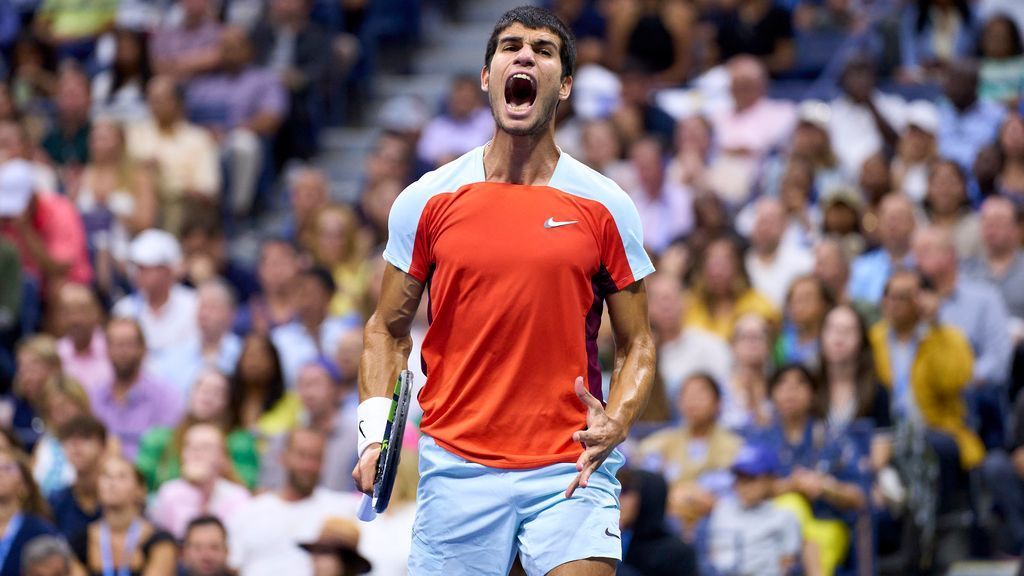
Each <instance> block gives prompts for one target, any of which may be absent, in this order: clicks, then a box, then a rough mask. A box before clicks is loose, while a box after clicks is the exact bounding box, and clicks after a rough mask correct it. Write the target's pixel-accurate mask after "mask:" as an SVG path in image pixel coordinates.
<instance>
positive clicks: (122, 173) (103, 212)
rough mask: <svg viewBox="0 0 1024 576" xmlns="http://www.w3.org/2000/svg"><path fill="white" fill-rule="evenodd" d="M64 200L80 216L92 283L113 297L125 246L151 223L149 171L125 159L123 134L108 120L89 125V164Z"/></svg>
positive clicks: (153, 192)
mask: <svg viewBox="0 0 1024 576" xmlns="http://www.w3.org/2000/svg"><path fill="white" fill-rule="evenodd" d="M68 196H69V197H70V198H72V199H73V200H74V201H75V205H76V206H78V211H79V213H80V214H81V215H82V221H83V223H84V225H85V233H86V237H87V239H88V242H89V247H90V248H91V249H92V251H93V253H94V261H95V262H96V270H97V284H99V285H100V286H101V287H102V289H103V291H104V292H105V293H107V294H109V293H111V292H113V290H114V288H115V286H116V281H117V276H118V275H119V274H118V273H119V271H120V270H121V269H122V267H123V265H124V261H125V259H126V257H127V253H128V243H129V241H130V240H131V238H132V237H134V236H135V235H136V234H138V233H139V232H142V231H143V230H146V229H147V228H151V227H153V226H154V225H155V224H156V220H157V198H156V189H155V188H154V183H153V179H152V174H151V172H150V171H149V170H148V169H147V168H146V167H145V166H141V165H139V164H138V163H136V162H134V161H132V160H131V159H129V158H128V157H127V155H126V154H125V147H124V133H123V132H122V131H121V127H120V125H118V124H117V123H116V122H114V121H113V120H109V119H103V120H97V121H95V122H94V123H93V126H92V131H91V132H90V133H89V163H88V164H87V165H86V166H85V167H84V168H83V169H82V173H81V176H80V177H79V178H77V179H76V180H75V186H74V188H71V187H69V190H68Z"/></svg>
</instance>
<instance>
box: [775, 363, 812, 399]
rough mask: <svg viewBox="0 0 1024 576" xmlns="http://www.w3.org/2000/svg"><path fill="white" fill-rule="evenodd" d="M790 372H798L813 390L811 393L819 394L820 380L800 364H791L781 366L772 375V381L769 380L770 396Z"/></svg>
mask: <svg viewBox="0 0 1024 576" xmlns="http://www.w3.org/2000/svg"><path fill="white" fill-rule="evenodd" d="M790 372H797V373H799V374H800V375H801V376H803V378H804V381H805V382H807V385H808V386H810V388H811V393H812V395H813V394H816V393H817V392H818V379H817V378H815V377H814V374H812V373H811V371H810V369H808V368H807V366H804V365H803V364H800V363H799V362H789V363H787V364H783V365H782V366H779V368H778V369H777V370H776V371H775V372H774V373H773V374H772V377H771V379H770V380H768V394H769V395H770V394H771V393H772V392H774V391H775V388H776V387H778V385H779V383H781V382H782V377H783V376H785V375H786V374H788V373H790Z"/></svg>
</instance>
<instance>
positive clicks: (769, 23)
mask: <svg viewBox="0 0 1024 576" xmlns="http://www.w3.org/2000/svg"><path fill="white" fill-rule="evenodd" d="M715 28H716V38H715V40H716V41H715V44H716V45H717V46H718V50H719V52H720V54H719V59H720V60H721V61H726V60H729V59H731V58H733V57H735V56H738V55H740V54H750V55H752V56H756V57H757V58H758V59H760V60H761V61H762V62H763V63H764V66H765V68H767V69H768V71H769V72H771V73H772V74H773V75H777V74H780V73H783V72H787V71H789V70H790V69H792V68H793V64H794V63H795V61H796V47H795V45H794V42H793V37H794V32H793V15H792V14H790V12H789V10H787V9H786V8H784V7H783V6H780V5H778V4H776V3H773V2H771V0H743V1H741V2H738V3H736V4H735V5H734V7H733V8H732V9H727V10H726V11H724V12H723V13H721V14H719V15H718V17H717V18H716V21H715Z"/></svg>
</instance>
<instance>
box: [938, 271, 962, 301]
mask: <svg viewBox="0 0 1024 576" xmlns="http://www.w3.org/2000/svg"><path fill="white" fill-rule="evenodd" d="M956 280H957V278H956V269H953V270H950V271H949V272H948V273H947V274H946V275H944V276H942V277H936V278H935V289H936V291H937V292H938V293H939V296H941V297H942V299H943V300H945V299H946V298H948V297H949V296H950V294H952V293H953V291H954V290H956Z"/></svg>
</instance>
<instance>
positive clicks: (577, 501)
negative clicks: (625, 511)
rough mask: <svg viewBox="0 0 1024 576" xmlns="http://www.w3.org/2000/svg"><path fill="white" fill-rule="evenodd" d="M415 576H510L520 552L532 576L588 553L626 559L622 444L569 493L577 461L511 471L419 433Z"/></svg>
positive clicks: (411, 560)
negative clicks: (462, 454) (470, 458)
mask: <svg viewBox="0 0 1024 576" xmlns="http://www.w3.org/2000/svg"><path fill="white" fill-rule="evenodd" d="M419 448H420V459H419V468H420V484H419V488H418V490H417V493H416V497H417V499H418V506H419V507H418V509H417V510H416V523H415V524H414V526H413V531H412V552H411V555H410V558H409V574H410V575H412V576H436V575H439V574H444V575H445V576H460V575H463V574H466V575H473V576H481V575H489V574H493V575H495V576H507V575H508V571H509V569H510V568H511V567H512V562H513V561H514V560H515V557H516V554H517V553H518V554H519V556H520V560H521V561H522V564H523V568H525V569H526V573H527V574H529V575H530V576H534V575H537V576H541V575H543V574H547V573H548V572H550V571H551V570H553V569H554V568H556V567H557V566H560V565H561V564H565V563H566V562H571V561H573V560H582V559H585V558H614V559H615V560H621V559H622V538H621V536H620V533H619V489H620V486H619V482H618V480H616V479H615V473H616V472H617V471H618V469H619V468H620V467H621V466H622V463H623V461H624V459H623V457H622V455H621V454H620V453H619V451H618V450H615V451H613V452H612V454H611V455H610V456H609V457H608V459H607V460H605V462H604V464H603V465H602V466H601V468H599V469H598V470H597V472H595V473H594V474H593V475H591V477H590V482H589V484H588V486H587V487H586V488H578V489H576V492H575V493H574V494H573V496H572V498H569V499H566V497H565V489H566V488H568V486H569V484H570V483H571V482H572V481H573V479H574V478H575V477H576V474H577V472H576V465H575V463H572V464H552V465H550V466H544V467H542V468H533V469H530V470H506V469H502V468H491V467H488V466H484V465H482V464H477V463H474V462H469V461H467V460H465V459H463V458H461V457H459V456H456V455H455V454H452V453H451V452H448V451H447V450H445V449H443V448H441V447H440V446H438V445H437V443H436V442H434V440H433V438H430V437H429V436H424V437H423V438H421V439H420V446H419Z"/></svg>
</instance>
